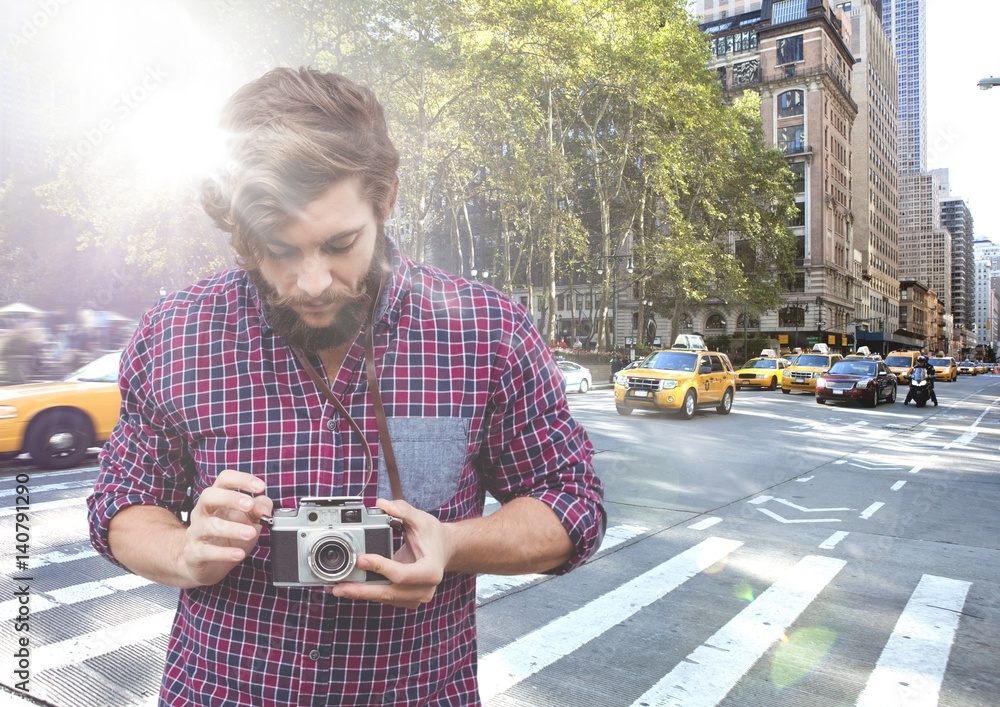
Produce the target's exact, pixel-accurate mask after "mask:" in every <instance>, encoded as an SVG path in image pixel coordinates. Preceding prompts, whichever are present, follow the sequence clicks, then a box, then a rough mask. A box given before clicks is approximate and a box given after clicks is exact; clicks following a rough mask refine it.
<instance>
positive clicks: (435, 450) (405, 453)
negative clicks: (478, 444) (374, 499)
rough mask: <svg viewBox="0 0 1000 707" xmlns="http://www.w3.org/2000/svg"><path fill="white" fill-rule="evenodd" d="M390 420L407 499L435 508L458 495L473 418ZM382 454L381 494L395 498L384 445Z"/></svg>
mask: <svg viewBox="0 0 1000 707" xmlns="http://www.w3.org/2000/svg"><path fill="white" fill-rule="evenodd" d="M386 422H387V423H388V425H389V437H390V438H391V441H392V450H393V452H395V455H396V466H397V467H398V468H399V481H400V484H401V485H402V487H403V498H404V500H406V502H407V503H409V504H410V505H411V506H414V507H415V508H419V509H420V510H422V511H433V510H435V509H437V508H440V507H441V506H443V505H445V504H446V503H447V502H448V501H450V500H451V499H452V498H454V496H455V494H456V493H458V489H459V485H460V483H461V481H462V472H463V471H464V469H465V459H466V455H467V453H468V449H469V429H470V423H471V421H470V420H469V419H467V418H462V417H390V418H387V420H386ZM378 457H379V470H380V471H379V475H378V495H379V496H380V497H382V498H392V489H391V487H390V486H389V475H388V472H387V470H386V466H385V457H384V456H383V454H382V450H381V448H380V449H379V455H378Z"/></svg>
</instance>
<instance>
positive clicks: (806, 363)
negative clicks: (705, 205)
mask: <svg viewBox="0 0 1000 707" xmlns="http://www.w3.org/2000/svg"><path fill="white" fill-rule="evenodd" d="M843 359H844V357H843V356H841V355H840V354H838V353H819V352H812V353H804V354H800V355H799V357H798V358H797V359H796V360H795V363H794V364H793V365H792V366H791V367H789V368H787V369H786V370H785V373H784V375H783V376H782V378H781V392H782V393H784V394H785V395H788V394H789V393H791V392H792V391H793V390H797V391H800V392H803V393H815V391H816V380H817V379H818V378H819V377H820V376H821V375H822V374H824V373H826V372H827V371H828V370H830V366H832V365H833V364H835V363H836V362H837V361H842V360H843Z"/></svg>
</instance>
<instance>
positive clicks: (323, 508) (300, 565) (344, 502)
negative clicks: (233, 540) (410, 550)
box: [269, 496, 402, 587]
mask: <svg viewBox="0 0 1000 707" xmlns="http://www.w3.org/2000/svg"><path fill="white" fill-rule="evenodd" d="M269 524H270V526H271V570H272V572H273V574H274V586H276V587H301V586H322V585H328V584H336V583H338V582H359V583H367V584H390V582H389V580H388V579H386V578H385V577H383V576H382V575H380V574H378V573H377V572H370V571H367V570H362V569H358V568H357V567H355V564H356V562H357V558H358V555H364V554H373V555H381V556H382V557H388V558H390V559H392V541H393V531H396V530H400V529H401V528H402V525H401V523H400V521H399V520H397V519H396V518H393V517H392V516H389V515H386V514H385V513H384V512H383V511H381V510H379V509H378V508H368V507H366V506H365V504H364V503H363V501H362V500H361V499H360V498H358V497H354V496H347V497H340V496H338V497H332V498H303V499H302V500H301V501H299V506H298V508H278V509H276V510H275V511H274V515H273V516H272V518H271V521H270V523H269Z"/></svg>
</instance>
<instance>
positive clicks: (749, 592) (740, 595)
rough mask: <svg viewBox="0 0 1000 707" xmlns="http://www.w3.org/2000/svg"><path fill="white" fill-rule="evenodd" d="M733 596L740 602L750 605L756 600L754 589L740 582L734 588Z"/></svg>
mask: <svg viewBox="0 0 1000 707" xmlns="http://www.w3.org/2000/svg"><path fill="white" fill-rule="evenodd" d="M733 594H734V595H735V596H736V598H737V599H739V600H740V601H745V602H747V603H749V602H751V601H753V600H754V591H753V587H751V586H750V585H749V584H747V583H746V582H739V583H738V584H737V585H736V586H735V587H733Z"/></svg>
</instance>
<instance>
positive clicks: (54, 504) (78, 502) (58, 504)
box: [0, 496, 87, 518]
mask: <svg viewBox="0 0 1000 707" xmlns="http://www.w3.org/2000/svg"><path fill="white" fill-rule="evenodd" d="M86 505H87V497H86V496H78V497H75V498H63V499H60V500H58V501H48V502H47V503H32V504H31V512H32V513H33V514H34V513H41V512H42V511H51V510H53V509H55V508H68V507H69V506H86ZM15 513H17V507H16V506H12V507H10V508H4V509H3V510H0V518H3V517H6V516H12V515H14V514H15Z"/></svg>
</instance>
